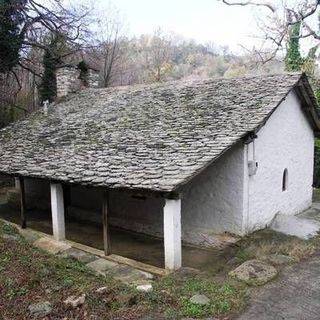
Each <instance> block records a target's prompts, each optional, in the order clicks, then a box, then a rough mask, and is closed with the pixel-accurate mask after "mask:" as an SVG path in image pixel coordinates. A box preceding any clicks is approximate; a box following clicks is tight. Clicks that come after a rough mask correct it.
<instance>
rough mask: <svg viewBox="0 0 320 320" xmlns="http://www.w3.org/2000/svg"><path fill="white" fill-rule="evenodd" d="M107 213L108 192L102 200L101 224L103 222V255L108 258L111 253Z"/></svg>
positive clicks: (104, 193) (105, 192)
mask: <svg viewBox="0 0 320 320" xmlns="http://www.w3.org/2000/svg"><path fill="white" fill-rule="evenodd" d="M108 211H109V194H108V191H104V192H103V198H102V222H103V246H104V254H105V255H106V256H108V255H109V254H110V253H111V246H110V232H109V223H108Z"/></svg>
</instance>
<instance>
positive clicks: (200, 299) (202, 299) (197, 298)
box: [190, 294, 210, 306]
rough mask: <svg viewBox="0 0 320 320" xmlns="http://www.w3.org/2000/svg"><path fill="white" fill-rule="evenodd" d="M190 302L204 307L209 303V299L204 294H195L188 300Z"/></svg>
mask: <svg viewBox="0 0 320 320" xmlns="http://www.w3.org/2000/svg"><path fill="white" fill-rule="evenodd" d="M190 302H191V303H196V304H199V305H202V306H205V305H208V304H209V303H210V299H209V298H208V297H207V296H205V295H204V294H195V295H194V296H192V297H191V298H190Z"/></svg>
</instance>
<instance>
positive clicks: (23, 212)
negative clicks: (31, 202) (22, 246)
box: [17, 177, 27, 229]
mask: <svg viewBox="0 0 320 320" xmlns="http://www.w3.org/2000/svg"><path fill="white" fill-rule="evenodd" d="M18 180H19V183H18V184H17V186H18V187H19V189H20V216H21V221H20V223H21V228H22V229H25V228H26V227H27V222H26V192H25V185H24V178H23V177H19V179H18Z"/></svg>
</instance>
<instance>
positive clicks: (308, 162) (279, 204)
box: [245, 92, 314, 232]
mask: <svg viewBox="0 0 320 320" xmlns="http://www.w3.org/2000/svg"><path fill="white" fill-rule="evenodd" d="M254 144H255V154H256V161H257V162H258V171H257V173H256V175H254V176H251V177H250V178H248V192H249V202H248V210H247V218H246V221H245V225H246V229H247V230H246V231H248V232H250V231H253V230H256V229H261V228H264V227H265V226H266V225H267V224H269V223H270V222H271V220H272V219H273V218H274V216H275V215H276V214H277V213H282V214H288V215H293V214H296V213H299V212H301V211H302V210H304V209H306V208H308V207H309V206H310V205H311V202H312V175H313V152H314V135H313V131H312V128H311V126H310V125H309V122H308V121H307V119H306V117H305V115H304V113H303V111H302V109H301V106H300V102H299V100H298V98H297V96H296V95H295V93H294V92H291V93H290V94H289V95H288V97H287V99H286V100H285V101H284V102H283V103H282V104H281V105H280V106H279V107H278V109H277V110H276V111H275V112H274V113H273V114H272V115H271V117H270V118H269V120H268V121H267V123H266V124H265V126H264V127H262V128H261V129H260V131H259V132H258V138H257V139H256V140H255V143H254ZM248 158H249V160H252V159H253V144H252V143H251V144H250V145H249V148H248ZM286 168H287V169H288V189H287V190H286V191H282V176H283V171H284V170H285V169H286Z"/></svg>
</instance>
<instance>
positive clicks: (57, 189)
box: [50, 183, 66, 241]
mask: <svg viewBox="0 0 320 320" xmlns="http://www.w3.org/2000/svg"><path fill="white" fill-rule="evenodd" d="M50 192H51V214H52V229H53V237H54V238H55V239H56V240H58V241H61V240H65V238H66V231H65V217H64V199H63V187H62V184H60V183H50Z"/></svg>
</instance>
